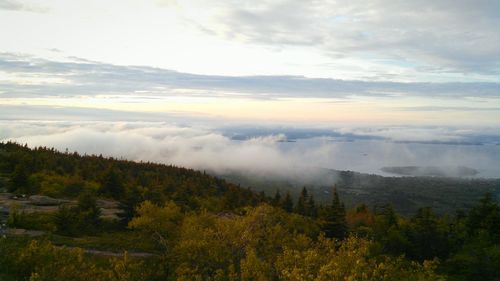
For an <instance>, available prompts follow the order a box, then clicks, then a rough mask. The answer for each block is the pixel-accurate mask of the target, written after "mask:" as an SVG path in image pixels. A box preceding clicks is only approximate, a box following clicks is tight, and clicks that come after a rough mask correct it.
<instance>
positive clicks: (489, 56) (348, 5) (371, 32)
mask: <svg viewBox="0 0 500 281" xmlns="http://www.w3.org/2000/svg"><path fill="white" fill-rule="evenodd" d="M498 26H500V1H496V0H476V1H468V0H467V1H466V0H432V1H431V0H420V1H390V0H369V1H368V0H352V1H336V0H323V1H320V0H311V1H303V0H268V1H256V0H253V1H246V0H238V1H236V0H227V1H218V0H214V1H202V0H182V1H180V0H179V1H176V0H106V1H102V0H99V1H98V0H87V1H65V0H45V1H41V0H0V38H1V40H0V121H1V122H0V139H1V140H7V139H16V140H18V141H22V142H28V143H29V144H33V145H35V144H36V145H48V146H51V145H54V146H55V145H57V146H58V147H60V148H61V149H64V147H74V149H77V150H81V151H84V152H100V153H102V152H107V151H108V152H109V148H106V149H105V148H101V149H97V150H96V149H94V148H95V147H97V148H98V147H108V146H103V145H102V142H104V141H107V140H108V138H107V137H112V139H113V140H118V139H119V140H123V142H126V141H127V142H128V141H129V139H131V138H133V137H134V132H135V131H132V132H131V131H130V130H129V129H127V128H128V127H127V126H139V125H140V126H144V128H143V129H144V130H146V129H147V130H148V132H149V131H156V130H158V132H161V131H162V130H163V129H162V128H163V127H165V128H176V129H175V130H173V129H172V131H173V132H176V133H177V132H180V131H182V132H184V131H183V130H194V131H197V132H203V133H200V134H201V135H203V136H205V135H209V136H211V137H208V138H201V139H203V140H206V144H205V145H206V147H207V149H208V150H210V151H212V153H214V155H215V154H216V153H215V152H217V151H218V152H219V153H220V152H221V151H220V150H217V149H215V148H214V145H215V147H219V145H220V144H226V145H225V147H228V148H233V147H234V150H229V151H227V153H232V154H236V155H239V156H238V160H237V159H233V160H234V161H233V162H234V163H239V161H240V160H239V159H240V158H241V159H244V158H245V157H247V158H248V157H250V155H252V151H253V150H252V149H250V150H249V151H248V154H238V153H235V152H234V151H236V150H238V147H239V146H238V145H236V144H234V143H233V142H234V141H235V140H234V139H232V137H234V135H236V134H238V133H241V132H240V131H241V130H240V129H241V128H254V133H255V131H258V132H259V133H257V134H253V135H250V136H247V138H246V139H245V140H244V142H245V143H246V142H247V141H250V142H251V143H250V144H252V142H253V143H255V142H257V143H263V145H264V146H263V147H264V148H265V149H264V148H263V149H260V148H262V147H260V146H259V149H256V150H255V151H254V152H255V153H257V152H258V153H264V154H266V153H267V154H268V156H269V155H274V156H275V157H274V158H273V159H278V160H276V161H274V160H273V161H270V160H269V159H268V158H265V157H264V158H257V160H255V161H254V162H252V163H257V162H259V161H260V162H265V161H269V163H277V164H276V165H278V166H279V164H278V163H293V164H292V166H296V165H297V163H303V162H314V161H313V160H312V159H311V158H310V157H308V156H307V155H308V153H305V151H309V150H307V149H302V150H300V151H302V152H300V153H299V150H297V151H295V150H294V151H292V152H291V151H290V150H289V149H288V150H287V148H286V147H285V148H284V147H283V142H280V138H279V137H278V138H276V137H277V136H283V135H284V136H285V137H286V138H289V137H290V135H287V133H289V134H292V135H293V134H296V132H295V131H293V130H309V131H308V133H307V134H312V135H314V138H319V139H316V140H315V141H311V142H306V143H307V144H308V145H311V146H314V147H313V148H314V149H319V148H317V147H316V146H318V145H319V144H318V143H320V144H324V142H323V141H321V140H320V139H321V138H330V137H332V134H333V137H338V136H339V134H340V135H341V136H344V137H345V136H351V137H353V138H354V139H356V140H360V141H365V138H366V137H367V136H368V137H369V138H370V141H374V142H378V145H384V143H386V142H390V143H392V144H396V143H397V142H399V143H398V144H397V145H398V147H399V148H397V149H396V148H395V149H387V148H384V147H382V146H378V145H375V146H373V145H366V143H363V146H362V147H366V148H367V149H368V148H369V149H371V150H372V151H374V150H375V149H382V150H383V151H388V152H389V151H391V153H389V154H388V155H386V157H387V159H394V158H393V157H392V156H394V157H396V156H397V154H398V153H399V154H401V149H403V150H404V151H411V153H410V154H412V155H414V154H416V153H417V152H416V151H421V150H419V149H420V148H417V147H416V146H415V145H413V144H415V143H414V142H416V141H418V142H427V144H423V143H420V145H423V146H424V147H427V146H426V145H432V144H433V143H436V142H441V145H443V144H442V143H443V142H448V143H449V142H450V141H451V142H456V143H469V142H471V143H481V144H488V145H496V144H498V143H500V121H499V120H500V31H498ZM68 122H69V123H68ZM82 122H83V123H82ZM109 122H111V123H109ZM113 122H115V123H113ZM151 122H152V123H151ZM48 124H49V125H48ZM68 124H69V125H68ZM106 124H107V125H106ZM146 124H147V125H146ZM103 126H104V127H103ZM102 128H108V129H109V128H113V130H111V129H109V130H110V131H109V132H107V131H106V130H104V129H102ZM117 128H122V130H121V129H120V130H118V129H117ZM228 128H230V129H231V130H230V129H228ZM255 128H259V129H258V130H257V129H255ZM75 130H77V131H78V132H77V131H75ZM290 130H292V131H293V132H292V133H290ZM69 132H73V134H74V135H79V134H82V133H88V134H89V135H91V136H94V137H95V139H88V142H90V143H91V144H89V145H90V147H89V146H80V145H79V144H78V143H79V142H78V143H77V142H76V140H75V139H74V138H71V137H68V135H67V134H69ZM263 132H266V134H267V135H264V134H263ZM102 134H104V135H105V136H106V137H103V136H102ZM115 134H118V136H120V137H118V138H115ZM179 134H180V133H179ZM303 134H305V135H307V134H306V133H303ZM140 135H141V137H140V139H141V140H143V137H145V138H146V139H148V141H147V142H153V143H155V144H157V145H151V147H156V148H157V149H154V150H151V151H149V152H144V151H141V153H145V154H148V153H151V155H157V154H158V153H159V152H158V151H164V150H165V149H166V148H165V147H170V148H169V149H172V150H173V151H181V152H182V151H184V152H185V153H184V154H183V153H180V152H179V153H180V154H179V155H180V156H179V158H175V159H170V160H169V159H163V160H161V161H162V162H166V163H170V162H172V161H173V162H175V163H178V164H180V165H186V166H191V167H197V168H203V167H205V166H207V165H208V164H209V163H208V162H209V161H201V160H200V161H199V162H196V161H194V160H196V159H194V160H193V161H194V162H193V161H189V162H183V161H181V160H178V159H183V158H186V157H188V156H189V157H195V156H194V155H198V154H197V153H194V152H196V151H198V150H196V147H200V146H201V147H204V146H203V145H202V144H201V143H197V144H193V145H192V149H187V150H186V149H185V150H183V149H182V147H183V146H182V145H181V144H180V143H178V142H170V146H168V145H167V146H165V145H166V144H165V143H163V142H160V143H156V141H157V139H156V138H154V136H155V135H156V133H155V134H153V136H150V135H146V136H144V135H143V134H142V133H141V134H140ZM174 135H175V134H174ZM169 136H170V135H169ZM213 136H217V137H213ZM171 137H175V136H171ZM151 138H152V139H151ZM177 138H178V140H182V141H183V142H187V139H186V138H185V137H184V135H179V136H177ZM299 139H310V138H309V137H307V138H306V137H300V138H299ZM40 140H44V141H43V142H41V141H40ZM269 140H274V142H279V143H280V144H278V145H277V144H276V143H274V144H270V142H269ZM163 141H164V142H167V139H163ZM408 141H409V142H412V143H413V144H412V145H407V146H405V145H404V144H402V143H401V142H408ZM141 143H142V141H141ZM189 143H191V142H189ZM209 143H210V144H209ZM228 143H231V145H229V144H228ZM271 143H272V142H271ZM456 143H454V144H453V145H455V146H454V148H456V147H457V146H456V145H457V144H456ZM386 144H387V143H386ZM233 145H234V146H233ZM277 146H279V147H277ZM93 147H94V148H93ZM116 147H122V146H120V145H117V146H116ZM193 147H194V148H193ZM222 147H224V145H223V146H222ZM319 147H323V148H324V147H325V146H323V145H319ZM326 147H328V146H326ZM402 147H403V148H402ZM441 147H443V146H441ZM498 147H499V146H498V145H497V146H496V147H494V146H492V147H488V149H485V150H482V152H477V151H476V152H477V153H478V155H489V156H490V157H496V156H498V153H499V151H498ZM239 148H241V147H239ZM449 148H450V149H451V150H450V151H454V153H457V155H461V156H464V157H462V158H457V157H458V156H457V157H451V156H450V155H451V154H452V153H451V152H449V153H448V152H446V153H445V152H443V154H442V157H441V158H440V160H439V159H437V160H436V161H435V162H437V163H442V164H443V165H444V164H450V165H460V164H461V162H460V161H459V160H460V159H465V160H464V161H463V163H464V165H465V164H467V165H476V164H477V163H481V161H480V160H478V159H479V158H477V157H479V156H477V155H476V156H477V157H476V156H472V155H474V153H472V152H471V151H470V149H469V148H467V149H466V148H465V147H464V148H463V151H457V150H456V149H454V148H452V147H449ZM269 149H270V150H269ZM283 149H284V150H283ZM398 149H399V150H398ZM429 149H430V148H429ZM167 150H168V149H167ZM337 150H338V149H337ZM346 150H347V151H357V152H359V151H358V150H359V148H346ZM243 151H246V150H243ZM285 151H287V153H289V154H292V155H295V156H293V157H292V158H293V159H292V158H289V157H288V156H286V157H282V156H283V155H282V154H283V153H285ZM314 151H316V150H314ZM314 151H313V150H310V151H309V152H310V154H312V155H314V154H315V153H316V154H318V153H317V152H314ZM317 151H323V150H321V149H319V150H317ZM328 151H330V150H328ZM392 151H399V152H398V153H392ZM430 151H440V149H439V148H436V149H435V147H434V148H432V149H431V150H430ZM110 154H112V155H115V156H116V155H123V156H125V157H130V158H134V159H138V158H137V155H135V154H134V153H132V152H130V151H129V150H127V149H125V148H124V149H122V150H120V151H117V152H116V151H115V152H113V153H110ZM358 154H359V153H358ZM364 154H365V153H364V152H363V153H360V155H364ZM403 154H404V153H403ZM391 155H392V156H391ZM269 157H270V156H269ZM332 157H333V156H332ZM342 157H344V156H341V158H342ZM378 157H384V155H378ZM471 157H472V158H474V159H472V158H471ZM481 157H482V156H481ZM485 157H486V156H485ZM139 158H140V157H139ZM143 158H147V159H149V158H148V157H143ZM344 158H345V157H344ZM417 158H418V159H417ZM486 158H488V157H486ZM140 159H142V158H140ZM176 159H177V160H176ZM200 159H201V158H200ZM203 159H205V158H203ZM207 159H208V158H207ZM259 159H260V160H259ZM279 159H281V160H279ZM398 159H399V158H398ZM419 159H420V158H419V157H413V156H412V157H410V156H408V157H407V158H404V161H403V160H401V161H399V162H398V161H396V162H397V163H398V165H399V164H401V163H403V164H404V163H405V162H407V163H410V164H411V163H413V164H419V163H421V162H422V161H421V160H419ZM481 159H482V158H481ZM488 159H489V158H488ZM488 159H487V160H484V159H483V160H484V161H483V162H484V163H489V164H488V165H490V166H491V165H493V166H494V165H500V163H497V162H489V161H490V160H488ZM169 161H170V162H169ZM227 161H229V162H231V159H228V160H227ZM241 161H243V160H241ZM329 161H330V160H328V159H326V158H325V161H323V162H324V165H322V167H323V166H324V167H329V168H332V167H333V168H349V169H351V168H352V169H356V167H358V166H359V163H360V161H358V162H356V161H354V162H356V163H357V164H355V163H354V162H353V164H352V165H340V166H339V165H337V164H336V163H333V162H331V161H330V162H329ZM195 162H196V163H195ZM376 162H377V160H376V159H374V160H373V163H374V164H376ZM386 162H387V163H386V164H388V165H389V164H391V163H396V162H394V161H392V160H388V161H386ZM455 162H456V163H455ZM200 163H201V164H200ZM337 163H338V162H337ZM492 163H496V164H492ZM316 164H317V163H310V165H311V166H314V165H316ZM255 165H257V166H258V164H255ZM356 165H358V166H356ZM378 168H379V167H371V166H370V167H369V168H366V169H362V168H359V169H361V170H364V171H376V170H378ZM242 169H243V168H242ZM245 169H250V168H249V167H245ZM491 174H492V173H488V175H491Z"/></svg>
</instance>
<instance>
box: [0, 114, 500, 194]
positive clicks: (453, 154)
mask: <svg viewBox="0 0 500 281" xmlns="http://www.w3.org/2000/svg"><path fill="white" fill-rule="evenodd" d="M0 128H1V130H0V140H15V141H18V142H20V143H28V144H29V145H30V146H49V147H55V148H56V149H59V150H61V151H64V150H65V149H69V150H70V151H78V152H80V153H87V154H103V155H106V156H113V157H117V158H125V159H130V160H136V161H140V160H142V161H154V162H160V163H165V164H174V165H178V166H183V167H189V168H194V169H199V170H208V171H213V172H215V173H218V174H228V173H231V172H237V173H243V174H246V175H250V176H255V177H259V178H261V177H274V178H280V179H286V180H290V181H292V182H295V183H299V184H311V183H313V182H314V183H321V184H331V183H332V181H333V178H332V176H331V174H329V172H328V170H327V169H342V170H354V171H360V172H368V173H382V172H381V170H380V169H381V168H382V167H384V166H428V165H429V164H432V165H433V166H440V167H445V166H446V167H450V166H468V167H471V168H475V169H478V170H479V171H480V174H479V176H483V177H491V176H498V172H499V167H500V165H499V164H500V163H499V162H498V161H499V160H498V159H500V157H498V156H500V146H497V145H476V146H470V145H449V144H440V145H438V144H432V143H414V142H409V143H399V142H394V141H391V139H395V140H398V139H400V140H402V139H406V140H412V139H413V137H414V136H416V135H419V136H421V135H425V136H427V138H425V139H426V140H437V139H441V140H463V139H467V137H468V136H470V135H472V136H474V135H477V132H478V131H475V132H474V131H466V130H462V131H459V130H457V129H455V130H452V129H446V128H434V129H432V128H429V129H425V128H404V127H400V128H389V129H383V128H380V129H379V130H378V131H375V130H374V131H372V132H371V135H372V136H376V135H386V136H387V137H386V138H383V139H380V138H376V137H373V138H364V137H363V135H362V132H363V130H362V129H351V131H349V132H348V129H347V128H344V129H330V131H335V130H336V131H337V132H336V134H337V135H347V136H350V137H349V140H348V141H345V140H344V139H342V138H340V137H331V136H328V135H324V136H321V134H318V135H316V136H314V134H312V135H313V136H312V137H305V138H301V139H295V140H294V142H287V140H289V139H291V138H290V137H289V136H288V135H289V132H288V131H287V128H283V127H282V128H277V127H275V128H274V129H271V128H268V132H269V131H274V133H267V134H262V135H260V136H249V137H248V138H247V139H244V140H234V139H232V138H231V137H229V136H227V135H226V134H223V133H220V129H218V128H217V125H215V124H213V125H212V126H211V127H210V126H206V125H178V124H177V125H176V124H173V123H170V122H91V121H89V122H81V121H80V122H78V121H58V122H54V121H50V122H48V121H46V122H41V121H0ZM288 130H289V131H293V130H294V128H288ZM303 130H305V129H303ZM309 130H310V131H311V132H313V133H314V131H315V129H309ZM322 130H324V131H327V130H326V129H322ZM426 130H427V131H428V132H427V133H425V134H423V133H424V132H425V131H426ZM353 131H355V132H356V133H355V134H353V133H352V132H353ZM364 132H365V134H367V135H369V134H370V132H369V131H367V129H364ZM356 134H357V135H358V136H360V137H359V138H356ZM453 134H454V135H455V136H453ZM404 135H406V137H404ZM499 135H500V133H499V132H498V131H497V134H496V140H497V141H498V140H499ZM389 136H391V137H389ZM422 139H424V138H418V139H417V140H422Z"/></svg>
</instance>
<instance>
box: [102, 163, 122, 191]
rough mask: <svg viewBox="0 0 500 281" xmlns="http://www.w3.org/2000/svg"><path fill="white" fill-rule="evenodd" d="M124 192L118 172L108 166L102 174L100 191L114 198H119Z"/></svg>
mask: <svg viewBox="0 0 500 281" xmlns="http://www.w3.org/2000/svg"><path fill="white" fill-rule="evenodd" d="M123 192H124V187H123V183H122V180H121V178H120V176H119V175H118V172H117V171H116V170H115V168H114V167H110V168H109V169H108V170H107V171H106V173H105V174H104V178H103V181H102V188H101V193H102V194H104V195H106V196H110V197H112V198H115V199H119V198H120V197H121V196H122V195H123Z"/></svg>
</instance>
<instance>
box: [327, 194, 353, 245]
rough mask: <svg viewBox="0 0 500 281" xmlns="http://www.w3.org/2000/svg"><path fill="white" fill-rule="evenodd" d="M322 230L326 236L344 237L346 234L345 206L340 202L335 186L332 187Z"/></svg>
mask: <svg viewBox="0 0 500 281" xmlns="http://www.w3.org/2000/svg"><path fill="white" fill-rule="evenodd" d="M323 231H324V232H325V235H326V237H335V238H339V239H344V238H345V237H346V235H347V222H346V213H345V206H344V203H342V202H340V199H339V195H338V193H337V189H336V188H334V189H333V200H332V205H331V206H329V207H327V212H326V217H325V218H324V224H323Z"/></svg>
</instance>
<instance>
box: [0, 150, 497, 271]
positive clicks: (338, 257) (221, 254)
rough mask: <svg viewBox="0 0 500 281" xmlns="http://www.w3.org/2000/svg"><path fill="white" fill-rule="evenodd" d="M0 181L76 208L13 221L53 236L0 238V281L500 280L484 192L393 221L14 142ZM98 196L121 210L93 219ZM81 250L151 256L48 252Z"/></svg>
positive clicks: (178, 171) (334, 198)
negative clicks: (448, 209)
mask: <svg viewBox="0 0 500 281" xmlns="http://www.w3.org/2000/svg"><path fill="white" fill-rule="evenodd" d="M44 161H47V163H45V162H44ZM36 163H38V164H36ZM65 165H70V166H71V167H70V168H67V167H66V166H65ZM0 171H1V172H2V173H3V174H2V175H3V178H4V181H3V184H4V188H6V189H8V190H9V191H11V192H14V193H28V194H46V195H51V196H54V197H67V198H76V199H77V203H76V204H74V205H72V206H64V205H63V206H61V207H60V208H59V209H58V211H57V212H55V213H54V214H23V213H22V212H21V213H20V212H17V211H13V212H11V214H10V218H9V224H10V225H11V226H18V227H19V226H22V227H23V228H43V229H44V230H46V231H49V232H51V233H55V234H58V235H52V234H50V235H48V236H46V237H44V238H41V239H37V240H34V241H29V240H28V241H27V240H23V239H20V238H13V237H8V238H6V239H0V265H2V266H1V267H0V279H2V280H4V279H5V280H19V279H21V280H84V279H85V280H89V279H90V280H228V281H229V280H297V281H298V280H499V276H498V274H497V272H498V268H499V265H500V207H499V205H498V203H497V202H496V200H495V198H494V197H493V196H491V194H486V195H485V196H484V197H483V198H482V199H481V200H480V201H479V202H477V203H476V205H475V206H472V208H470V209H468V210H464V211H460V210H457V211H456V212H455V213H453V214H447V215H436V214H435V213H434V211H433V210H432V209H431V208H420V209H419V210H418V211H417V212H416V213H415V214H413V215H412V216H405V217H403V216H400V215H399V214H397V213H396V212H395V211H394V209H393V208H392V206H391V205H387V204H384V205H378V206H375V207H368V206H367V205H364V204H360V205H358V206H356V207H354V208H350V209H348V208H346V206H345V204H344V203H343V200H342V198H341V197H340V196H339V194H338V192H337V190H336V189H334V188H332V190H331V192H330V196H331V197H330V199H329V200H328V203H322V204H317V203H316V201H315V198H314V197H313V195H312V193H311V192H310V191H308V190H307V189H306V188H303V189H302V191H301V193H300V195H299V196H298V197H297V198H292V196H291V195H290V194H289V193H285V194H281V193H280V192H279V191H278V192H277V193H276V194H275V195H274V197H272V198H271V197H266V196H265V195H264V194H256V193H254V192H252V191H250V190H248V189H243V188H240V187H238V186H236V185H232V184H229V183H226V182H224V181H222V180H219V179H217V178H214V177H211V176H208V175H205V174H204V173H202V172H196V171H193V170H188V169H182V168H177V167H172V166H164V165H158V164H153V163H134V162H129V161H123V160H116V159H106V158H103V157H101V156H81V155H78V154H73V153H60V152H57V151H54V150H53V149H47V148H37V149H33V150H30V149H29V148H27V147H24V146H20V145H18V144H13V143H6V144H1V145H0ZM0 188H1V187H0ZM98 198H113V199H115V200H118V201H119V202H121V203H120V208H121V210H122V212H121V214H120V219H119V220H117V221H109V220H105V219H103V218H102V217H101V216H100V209H99V208H98V207H97V202H96V201H97V199H98ZM89 235H90V236H89ZM74 237H79V238H78V239H73V238H74ZM61 239H62V240H61ZM92 239H93V240H92ZM61 241H63V242H61ZM81 241H92V243H90V242H88V243H87V244H85V243H83V244H78V245H79V246H81V247H86V246H89V245H94V246H95V243H96V241H97V243H98V244H99V243H100V244H102V245H106V246H107V247H113V248H116V249H138V250H142V251H147V252H148V253H150V254H151V255H148V256H147V257H135V258H132V257H130V256H124V257H123V258H108V257H102V256H95V255H89V254H84V253H83V251H82V250H73V249H65V248H64V247H61V246H56V245H66V244H68V243H82V242H81ZM54 243H55V244H54Z"/></svg>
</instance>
